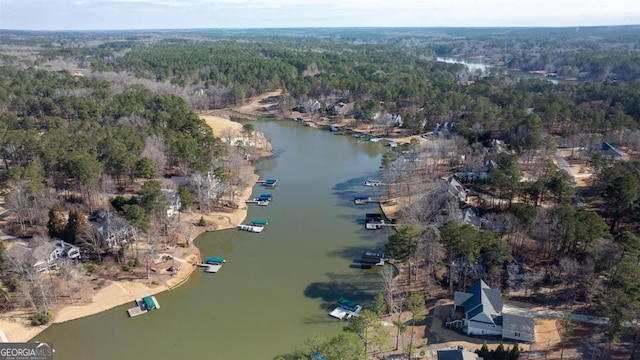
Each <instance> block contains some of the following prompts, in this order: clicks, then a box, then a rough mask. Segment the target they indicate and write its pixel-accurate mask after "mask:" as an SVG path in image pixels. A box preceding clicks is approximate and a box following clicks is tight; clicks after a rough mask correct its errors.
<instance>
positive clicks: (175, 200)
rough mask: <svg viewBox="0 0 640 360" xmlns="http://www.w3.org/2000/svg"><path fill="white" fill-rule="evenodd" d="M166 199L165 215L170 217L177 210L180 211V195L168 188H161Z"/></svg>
mask: <svg viewBox="0 0 640 360" xmlns="http://www.w3.org/2000/svg"><path fill="white" fill-rule="evenodd" d="M162 192H164V194H165V196H166V197H167V200H169V206H168V207H167V217H172V216H173V215H175V214H176V213H177V212H178V211H180V207H181V206H182V201H180V196H179V195H178V194H177V193H175V192H173V191H170V190H162Z"/></svg>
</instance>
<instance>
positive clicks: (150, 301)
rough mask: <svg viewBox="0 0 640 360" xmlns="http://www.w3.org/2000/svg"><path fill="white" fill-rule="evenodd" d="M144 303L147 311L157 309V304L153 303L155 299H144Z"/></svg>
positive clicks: (146, 297) (149, 297)
mask: <svg viewBox="0 0 640 360" xmlns="http://www.w3.org/2000/svg"><path fill="white" fill-rule="evenodd" d="M142 302H144V306H145V307H146V308H147V310H151V309H155V308H156V302H155V301H153V298H152V297H151V296H145V297H143V298H142Z"/></svg>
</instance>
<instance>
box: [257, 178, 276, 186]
mask: <svg viewBox="0 0 640 360" xmlns="http://www.w3.org/2000/svg"><path fill="white" fill-rule="evenodd" d="M257 183H258V184H261V185H262V186H264V187H276V185H277V184H278V179H266V180H258V182H257Z"/></svg>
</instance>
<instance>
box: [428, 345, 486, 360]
mask: <svg viewBox="0 0 640 360" xmlns="http://www.w3.org/2000/svg"><path fill="white" fill-rule="evenodd" d="M437 354H438V360H482V358H481V357H480V356H478V354H476V353H473V352H471V351H468V350H465V349H460V348H459V349H454V350H438V352H437Z"/></svg>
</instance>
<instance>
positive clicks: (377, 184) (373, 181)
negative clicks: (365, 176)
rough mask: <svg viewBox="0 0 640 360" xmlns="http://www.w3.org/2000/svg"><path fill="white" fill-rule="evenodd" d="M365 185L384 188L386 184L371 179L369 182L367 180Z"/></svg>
mask: <svg viewBox="0 0 640 360" xmlns="http://www.w3.org/2000/svg"><path fill="white" fill-rule="evenodd" d="M363 185H364V186H382V185H384V183H383V182H382V181H380V180H371V179H369V180H365V181H364V184H363Z"/></svg>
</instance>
